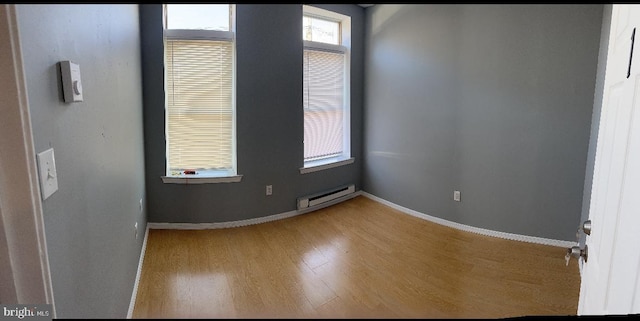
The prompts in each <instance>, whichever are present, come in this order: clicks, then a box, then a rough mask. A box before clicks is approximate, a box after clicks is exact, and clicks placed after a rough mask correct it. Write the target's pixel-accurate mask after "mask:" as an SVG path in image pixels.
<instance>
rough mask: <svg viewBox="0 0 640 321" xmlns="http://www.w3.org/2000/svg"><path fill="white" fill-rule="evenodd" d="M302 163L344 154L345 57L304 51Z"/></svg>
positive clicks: (315, 51)
mask: <svg viewBox="0 0 640 321" xmlns="http://www.w3.org/2000/svg"><path fill="white" fill-rule="evenodd" d="M303 69H304V77H303V78H304V83H303V91H304V93H303V99H304V105H303V106H304V161H312V160H319V159H324V158H329V157H335V156H338V155H341V154H342V153H343V145H344V144H343V139H344V138H343V131H344V115H343V113H344V69H345V55H344V53H341V52H328V51H320V50H313V49H308V48H307V49H305V50H304V68H303Z"/></svg>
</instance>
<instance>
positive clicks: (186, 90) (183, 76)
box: [165, 39, 234, 170]
mask: <svg viewBox="0 0 640 321" xmlns="http://www.w3.org/2000/svg"><path fill="white" fill-rule="evenodd" d="M165 84H166V85H165V87H166V88H165V90H166V99H167V101H166V109H167V110H166V115H167V152H168V155H167V157H168V162H169V169H170V170H183V169H216V170H230V169H232V168H233V155H232V152H233V150H232V149H233V146H232V140H233V121H234V120H233V42H231V41H214V40H182V39H181V40H175V39H165Z"/></svg>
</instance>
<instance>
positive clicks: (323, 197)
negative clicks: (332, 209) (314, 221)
mask: <svg viewBox="0 0 640 321" xmlns="http://www.w3.org/2000/svg"><path fill="white" fill-rule="evenodd" d="M355 192H356V187H355V185H353V184H351V185H347V186H342V187H339V188H335V189H331V190H329V191H325V192H322V193H317V194H313V195H308V196H303V197H300V198H298V210H312V209H316V208H321V207H324V206H328V205H331V204H334V203H336V202H339V201H340V200H339V199H340V198H343V199H346V198H347V196H352V195H353V194H354V193H355Z"/></svg>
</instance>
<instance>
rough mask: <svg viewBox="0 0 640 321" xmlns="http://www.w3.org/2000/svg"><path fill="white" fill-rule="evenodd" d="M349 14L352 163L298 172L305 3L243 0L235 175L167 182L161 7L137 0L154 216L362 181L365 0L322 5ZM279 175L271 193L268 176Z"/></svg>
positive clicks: (289, 197)
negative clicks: (234, 178)
mask: <svg viewBox="0 0 640 321" xmlns="http://www.w3.org/2000/svg"><path fill="white" fill-rule="evenodd" d="M322 7H323V8H325V9H329V10H333V11H336V12H339V13H342V14H346V15H349V16H351V23H352V61H351V145H352V147H351V154H352V156H353V157H355V163H353V164H350V165H346V166H341V167H338V168H333V169H328V170H324V171H320V172H314V173H309V174H300V171H299V168H300V167H302V158H303V144H302V140H303V122H302V119H303V115H302V52H303V47H302V27H301V25H302V6H301V5H248V4H247V5H245V4H239V5H237V8H236V12H237V23H236V25H237V35H236V36H237V37H236V39H237V43H236V57H237V84H236V85H237V101H236V109H237V146H238V148H237V149H238V151H237V159H238V173H239V174H241V175H243V178H242V181H241V182H239V183H220V184H200V185H178V184H164V183H162V180H161V179H160V177H161V176H162V175H164V174H165V137H164V92H163V87H164V85H163V62H162V59H163V58H162V56H163V49H162V8H161V6H160V5H158V4H155V5H141V6H140V28H141V34H142V38H141V41H142V61H143V66H142V70H143V97H144V137H145V156H146V158H145V164H146V174H147V175H146V180H147V181H146V185H147V192H148V194H149V215H148V220H149V221H150V222H187V223H200V222H228V221H237V220H244V219H250V218H256V217H263V216H268V215H273V214H279V213H283V212H288V211H292V210H295V208H296V198H297V197H299V196H303V195H308V194H312V193H316V192H320V191H324V190H326V189H329V188H333V187H336V186H339V185H345V184H348V183H353V184H356V189H360V185H361V182H360V179H361V167H362V165H361V164H362V117H361V116H362V97H363V80H362V78H363V60H362V58H361V57H362V55H363V43H364V9H363V8H361V7H358V6H356V5H331V6H322ZM266 185H273V195H271V196H266V195H265V186H266Z"/></svg>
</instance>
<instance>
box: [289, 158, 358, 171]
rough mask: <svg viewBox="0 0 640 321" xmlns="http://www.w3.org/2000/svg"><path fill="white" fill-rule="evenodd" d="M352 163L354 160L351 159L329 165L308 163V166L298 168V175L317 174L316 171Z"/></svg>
mask: <svg viewBox="0 0 640 321" xmlns="http://www.w3.org/2000/svg"><path fill="white" fill-rule="evenodd" d="M354 161H355V158H353V157H351V158H347V159H344V160H339V161H333V162H331V163H324V164H323V163H318V162H309V163H308V164H307V165H308V166H306V167H302V168H300V174H307V173H313V172H317V171H321V170H325V169H329V168H334V167H338V166H343V165H349V164H353V162H354Z"/></svg>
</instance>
